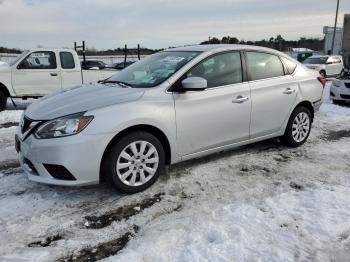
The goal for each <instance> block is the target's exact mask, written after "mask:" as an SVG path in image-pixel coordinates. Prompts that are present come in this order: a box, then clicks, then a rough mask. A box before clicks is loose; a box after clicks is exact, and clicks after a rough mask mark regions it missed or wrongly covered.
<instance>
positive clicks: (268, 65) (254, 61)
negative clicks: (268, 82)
mask: <svg viewBox="0 0 350 262" xmlns="http://www.w3.org/2000/svg"><path fill="white" fill-rule="evenodd" d="M247 64H248V65H247V69H248V72H249V74H250V80H259V79H265V78H271V77H278V76H283V75H284V70H283V65H282V62H281V60H280V59H279V58H278V56H275V55H271V54H267V53H260V52H247Z"/></svg>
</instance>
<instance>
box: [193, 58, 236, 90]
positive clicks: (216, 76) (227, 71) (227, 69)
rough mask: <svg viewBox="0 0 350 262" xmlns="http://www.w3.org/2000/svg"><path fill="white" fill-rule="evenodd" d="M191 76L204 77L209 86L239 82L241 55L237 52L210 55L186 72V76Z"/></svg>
mask: <svg viewBox="0 0 350 262" xmlns="http://www.w3.org/2000/svg"><path fill="white" fill-rule="evenodd" d="M191 76H198V77H202V78H204V79H206V80H207V82H208V87H209V88H210V87H218V86H225V85H232V84H236V83H241V82H242V65H241V56H240V54H239V52H232V53H223V54H219V55H215V56H212V57H210V58H208V59H206V60H204V61H203V62H200V63H199V64H197V65H196V66H195V67H194V68H192V69H191V70H190V71H189V72H188V73H187V77H191Z"/></svg>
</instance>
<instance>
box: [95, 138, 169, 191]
mask: <svg viewBox="0 0 350 262" xmlns="http://www.w3.org/2000/svg"><path fill="white" fill-rule="evenodd" d="M164 171H165V153H164V149H163V146H162V144H161V143H160V142H159V140H158V139H157V138H156V137H155V136H153V135H152V134H150V133H147V132H134V133H130V134H127V135H125V136H123V137H122V138H120V139H118V141H116V142H115V143H114V144H113V145H112V147H111V149H110V150H109V152H108V153H107V155H106V156H105V158H104V160H103V163H102V174H103V175H104V177H105V178H106V180H107V181H108V182H109V183H110V184H111V185H112V186H114V187H115V188H116V189H117V190H118V191H120V192H122V193H127V194H133V193H137V192H140V191H143V190H145V189H146V188H148V187H150V186H151V185H152V184H153V183H154V182H156V180H157V179H158V177H159V175H160V174H162V173H164Z"/></svg>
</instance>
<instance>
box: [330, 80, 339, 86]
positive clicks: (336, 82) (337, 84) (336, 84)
mask: <svg viewBox="0 0 350 262" xmlns="http://www.w3.org/2000/svg"><path fill="white" fill-rule="evenodd" d="M332 84H333V86H336V87H340V86H341V81H340V80H339V79H334V80H332Z"/></svg>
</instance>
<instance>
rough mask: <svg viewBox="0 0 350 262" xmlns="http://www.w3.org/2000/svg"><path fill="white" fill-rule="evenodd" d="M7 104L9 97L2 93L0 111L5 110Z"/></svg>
mask: <svg viewBox="0 0 350 262" xmlns="http://www.w3.org/2000/svg"><path fill="white" fill-rule="evenodd" d="M6 103H7V96H6V95H5V94H4V93H3V92H2V91H0V111H2V110H5V108H6Z"/></svg>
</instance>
